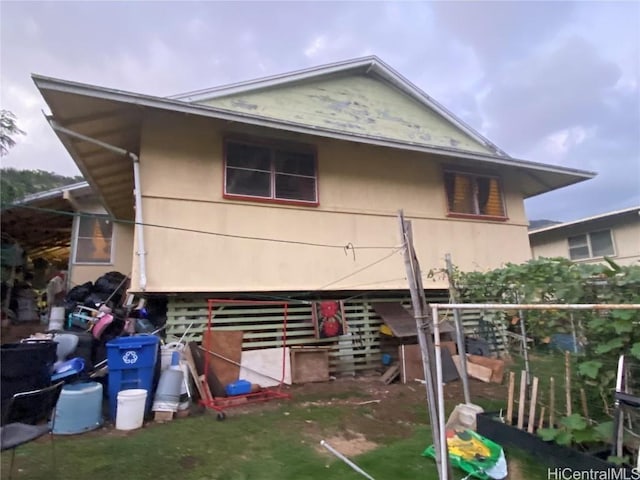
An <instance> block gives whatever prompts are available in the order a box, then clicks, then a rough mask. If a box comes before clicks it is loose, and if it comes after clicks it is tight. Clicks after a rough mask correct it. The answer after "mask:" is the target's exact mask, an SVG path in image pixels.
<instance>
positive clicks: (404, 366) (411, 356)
mask: <svg viewBox="0 0 640 480" xmlns="http://www.w3.org/2000/svg"><path fill="white" fill-rule="evenodd" d="M440 354H441V358H442V381H443V382H445V383H449V382H452V381H454V380H457V379H458V378H460V375H459V374H458V369H457V367H456V365H455V364H454V363H453V360H452V356H451V353H449V350H448V349H446V348H443V349H441V352H440ZM399 357H400V373H401V377H400V378H401V379H402V383H412V382H413V381H414V380H415V379H418V380H424V379H425V375H424V368H423V366H422V353H421V352H420V345H401V346H400V348H399ZM434 368H435V367H434Z"/></svg>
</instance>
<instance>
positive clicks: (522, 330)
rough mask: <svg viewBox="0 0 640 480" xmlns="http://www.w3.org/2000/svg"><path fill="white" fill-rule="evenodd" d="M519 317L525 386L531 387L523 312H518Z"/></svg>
mask: <svg viewBox="0 0 640 480" xmlns="http://www.w3.org/2000/svg"><path fill="white" fill-rule="evenodd" d="M518 316H519V317H520V334H521V335H522V355H523V356H524V369H525V371H526V372H527V385H531V369H530V367H529V347H528V345H527V329H526V327H525V325H524V312H523V311H522V310H518Z"/></svg>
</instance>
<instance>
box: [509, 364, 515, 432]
mask: <svg viewBox="0 0 640 480" xmlns="http://www.w3.org/2000/svg"><path fill="white" fill-rule="evenodd" d="M515 389H516V374H515V372H509V396H508V400H507V425H511V424H512V423H513V393H514V390H515Z"/></svg>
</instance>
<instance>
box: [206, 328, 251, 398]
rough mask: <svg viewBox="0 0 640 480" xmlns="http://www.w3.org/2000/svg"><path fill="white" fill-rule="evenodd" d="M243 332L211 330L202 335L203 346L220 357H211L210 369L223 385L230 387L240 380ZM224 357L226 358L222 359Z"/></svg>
mask: <svg viewBox="0 0 640 480" xmlns="http://www.w3.org/2000/svg"><path fill="white" fill-rule="evenodd" d="M242 335H243V332H242V331H239V330H236V331H233V330H210V331H204V332H203V334H202V346H203V347H204V348H205V349H206V350H209V351H211V352H214V353H217V354H218V355H212V354H210V353H206V355H209V368H211V369H212V370H213V372H214V373H215V374H216V377H218V380H220V383H222V385H225V386H226V385H228V384H230V383H233V382H235V381H236V380H238V379H239V378H240V376H239V375H240V367H239V366H238V364H240V360H241V358H242ZM221 357H224V358H221Z"/></svg>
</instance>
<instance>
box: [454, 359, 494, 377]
mask: <svg viewBox="0 0 640 480" xmlns="http://www.w3.org/2000/svg"><path fill="white" fill-rule="evenodd" d="M452 360H453V363H454V364H455V366H456V368H457V369H458V373H460V371H461V370H460V361H461V359H460V355H454V356H453V357H452ZM467 374H468V375H469V376H470V377H472V378H475V379H477V380H480V381H482V382H485V383H489V382H490V381H491V375H492V374H493V372H492V371H491V369H490V368H488V367H483V366H482V365H478V364H477V363H471V362H467Z"/></svg>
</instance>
